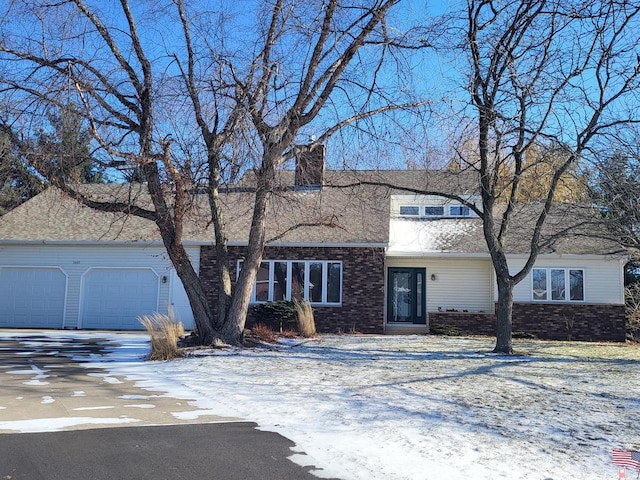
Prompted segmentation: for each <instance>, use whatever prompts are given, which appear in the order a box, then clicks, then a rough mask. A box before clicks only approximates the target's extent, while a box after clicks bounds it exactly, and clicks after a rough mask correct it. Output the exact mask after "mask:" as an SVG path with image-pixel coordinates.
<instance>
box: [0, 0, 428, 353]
mask: <svg viewBox="0 0 640 480" xmlns="http://www.w3.org/2000/svg"><path fill="white" fill-rule="evenodd" d="M397 3H398V1H397V0H377V1H375V2H359V1H353V2H348V3H346V4H343V3H340V2H338V1H337V0H329V1H328V2H318V3H317V4H311V3H309V2H302V1H296V0H290V1H284V0H276V1H274V2H273V3H265V4H262V5H261V6H260V7H259V9H258V10H257V11H256V12H252V13H255V22H253V23H252V24H251V26H250V27H247V18H248V16H247V15H246V12H242V13H243V14H244V15H242V20H241V21H238V23H235V24H234V23H233V21H234V16H233V13H232V12H229V13H228V12H224V11H223V12H213V11H205V10H203V8H202V7H201V6H199V4H197V3H194V4H190V3H188V2H186V1H185V0H175V1H167V2H165V3H161V4H158V5H157V6H156V7H155V8H156V11H154V12H149V11H148V10H145V9H146V8H150V7H149V6H148V5H145V6H140V5H133V4H132V3H130V2H129V1H128V0H120V2H119V6H118V7H115V6H113V7H111V8H109V9H103V8H102V7H101V6H100V5H99V4H94V3H92V2H90V1H89V0H70V1H68V2H60V3H56V4H50V3H45V2H42V3H40V2H26V1H25V2H14V3H12V5H11V6H10V7H8V10H7V11H6V12H4V15H3V17H2V18H3V19H4V22H5V24H6V25H3V27H5V26H6V28H5V29H4V31H5V32H6V33H5V35H4V36H3V38H2V39H0V52H1V53H2V56H3V58H2V59H0V61H4V62H3V65H4V67H3V69H2V71H0V82H1V83H2V85H3V91H4V92H5V94H6V95H10V96H11V98H12V101H11V102H8V103H7V104H8V105H9V104H11V105H15V106H16V108H13V109H12V110H11V111H8V112H7V113H6V115H5V118H4V127H5V130H6V131H8V132H11V133H12V135H13V136H14V138H17V137H19V135H18V132H17V131H16V129H15V128H14V126H15V125H16V124H18V120H19V119H21V118H24V116H25V115H29V116H31V117H33V118H37V117H38V115H41V114H42V111H43V109H45V108H47V107H50V106H51V105H60V104H61V103H62V100H61V98H66V97H68V94H69V91H73V97H74V100H76V101H77V102H78V103H79V104H81V105H82V106H83V107H84V108H83V111H84V115H85V117H86V118H87V119H88V120H89V122H90V124H91V133H92V138H93V141H94V144H95V145H96V147H97V149H98V150H99V151H100V152H101V155H102V157H101V158H102V159H103V160H104V162H105V165H106V166H109V167H113V168H120V169H133V170H134V172H135V178H141V179H142V180H144V181H145V182H146V185H147V189H148V193H149V195H150V198H151V200H152V205H153V208H146V207H145V206H144V205H140V204H137V203H133V204H132V203H131V202H128V201H126V199H124V200H122V201H116V202H106V203H105V202H99V201H96V200H95V199H92V198H90V197H87V196H85V195H83V194H82V192H81V190H79V189H77V188H75V186H74V185H72V184H69V183H68V182H67V181H65V179H63V178H59V177H55V178H50V179H49V180H50V182H51V183H52V184H53V185H56V186H58V187H59V188H61V189H62V190H64V191H65V192H67V193H68V194H69V195H71V196H72V197H74V198H76V199H78V200H79V201H81V202H83V203H84V204H86V205H88V206H90V207H93V208H97V209H101V210H105V211H112V212H123V213H127V214H133V215H138V216H141V217H144V218H147V219H149V220H152V221H154V222H155V223H156V225H157V226H158V229H159V231H160V234H161V236H162V240H163V243H164V245H165V247H166V249H167V252H168V254H169V257H170V259H171V261H172V263H173V265H174V267H175V269H176V272H177V274H178V276H179V277H180V279H181V280H182V283H183V284H184V286H185V290H186V292H187V295H188V297H189V300H190V303H191V307H192V310H193V313H194V317H195V321H196V325H197V329H198V332H199V334H200V337H201V340H202V341H203V342H204V343H211V342H212V341H214V340H216V339H219V340H222V341H223V342H226V343H233V344H237V343H239V342H241V340H242V331H243V328H244V322H245V318H246V314H247V309H248V304H249V299H250V295H251V289H252V286H253V283H254V280H255V275H256V271H257V269H258V267H259V265H260V262H261V259H262V253H263V249H264V246H265V244H266V242H267V240H268V239H267V238H265V223H266V218H267V212H268V210H269V205H270V201H271V197H272V195H273V193H274V190H275V189H276V182H275V179H276V171H277V169H278V168H279V167H281V166H282V165H283V164H284V163H285V162H286V161H287V160H288V159H290V158H292V157H294V156H295V155H296V154H298V153H300V152H301V150H302V149H301V148H300V147H298V146H297V145H298V144H299V143H301V142H300V139H301V137H302V138H303V137H304V135H306V134H307V133H308V132H306V131H305V128H308V127H309V126H310V125H311V124H312V122H316V124H317V126H316V127H315V128H316V129H317V130H316V133H317V136H316V141H315V142H314V143H312V144H311V145H308V146H307V147H306V148H313V147H315V146H316V145H318V144H320V143H322V142H323V141H325V140H326V139H327V138H328V137H329V136H330V135H332V134H333V133H335V132H336V131H338V130H339V129H340V128H342V127H344V126H346V125H349V124H352V123H353V122H356V121H358V120H361V119H364V118H369V117H371V116H373V115H375V114H379V113H385V112H388V111H390V110H392V109H399V108H401V106H400V105H397V103H396V102H395V101H394V102H392V101H391V100H390V99H389V97H387V96H385V95H383V94H382V93H381V92H382V90H381V89H380V88H379V85H378V84H379V81H380V72H381V70H382V69H383V68H384V63H385V55H386V53H387V51H388V49H389V48H390V46H391V45H393V44H394V43H397V38H391V36H390V35H389V32H388V31H387V28H386V25H385V22H386V18H387V15H388V12H389V11H390V10H391V9H392V8H393V7H394V6H395V5H396V4H397ZM152 13H153V14H155V15H152ZM150 17H153V18H154V21H153V22H151V21H150V20H149V18H150ZM17 18H20V19H21V20H22V21H24V22H25V25H31V27H29V28H26V29H24V30H21V29H20V28H19V27H18V26H14V25H8V22H13V21H14V20H16V19H17ZM249 18H250V19H251V20H253V18H251V17H249ZM156 19H160V20H156ZM162 19H165V20H164V21H163V20H162ZM172 20H173V22H172ZM156 22H159V23H160V25H156ZM227 23H229V24H227ZM33 25H36V26H37V27H38V29H37V31H36V29H34V28H33ZM176 25H177V26H178V28H177V29H176ZM163 28H167V29H168V33H167V32H163V31H162V29H163ZM22 32H27V33H26V34H25V33H22ZM234 32H239V33H236V37H235V38H234ZM165 33H166V34H165ZM158 38H160V39H162V40H163V41H164V42H159V41H158ZM403 42H404V40H403ZM159 45H161V46H159ZM365 62H370V63H367V64H365ZM372 65H373V66H374V67H375V68H373V69H371V68H370V67H371V66H372ZM336 93H339V94H341V95H342V97H341V99H339V100H335V99H334V97H335V95H336ZM345 100H348V101H345ZM332 101H334V102H335V103H334V104H333V107H334V110H333V111H334V113H335V117H336V118H333V119H332V121H329V119H328V117H327V116H323V114H324V113H325V110H326V107H327V105H329V104H331V102H332ZM409 104H410V105H414V106H415V105H419V104H420V102H409ZM170 106H172V108H175V109H176V110H175V111H180V112H181V113H182V115H183V116H182V117H180V118H181V119H184V122H185V123H188V122H190V121H192V120H195V124H196V125H197V133H198V136H199V139H198V140H197V142H199V145H200V146H201V147H202V151H204V157H205V161H204V162H201V163H198V164H197V165H196V164H195V163H193V162H191V158H190V157H189V155H185V154H184V152H185V151H186V149H183V150H182V151H180V149H177V148H176V144H177V143H178V142H179V141H180V140H181V139H182V132H180V134H176V133H177V132H176V131H175V129H173V130H172V128H175V126H176V123H174V122H172V118H171V115H172V113H174V112H175V111H171V108H168V110H167V107H170ZM405 106H406V105H405ZM161 107H162V108H161ZM20 108H22V109H23V110H20ZM318 120H322V122H318ZM191 133H193V132H191ZM191 133H190V134H191ZM190 134H186V136H189V135H190ZM238 140H240V142H242V143H243V146H242V147H241V149H242V150H243V151H244V152H248V154H249V156H250V157H251V160H253V165H252V166H253V171H255V173H256V178H257V186H256V189H255V203H254V208H253V220H252V224H251V229H250V232H249V246H248V255H247V257H246V259H245V261H244V263H243V268H242V270H241V272H240V275H239V278H238V280H237V282H236V286H235V289H234V290H233V291H232V290H231V279H230V275H229V269H228V265H227V259H226V258H227V251H226V249H227V240H226V233H225V222H224V218H223V216H222V207H221V203H220V188H221V186H222V185H223V176H224V171H225V169H227V170H228V169H235V172H234V173H233V174H231V173H229V174H228V175H229V176H235V175H236V174H237V173H238V167H239V165H238V162H237V159H234V158H230V157H233V154H234V149H235V146H237V145H238V143H237V142H238ZM305 140H306V139H305ZM183 146H184V145H183ZM196 163H197V162H196ZM199 175H200V177H199V178H200V179H201V180H203V182H204V185H205V187H206V188H207V192H208V197H209V205H210V209H211V219H212V223H213V225H214V229H215V237H216V238H215V240H216V253H217V256H218V262H217V263H218V266H219V268H220V271H219V280H220V285H221V286H222V288H221V289H220V292H219V296H218V313H219V315H218V316H217V317H215V316H214V315H213V310H212V308H211V306H210V305H209V303H208V301H207V298H206V296H205V292H204V289H203V286H202V282H201V281H200V279H199V278H198V276H197V274H196V272H195V270H194V268H193V265H192V264H191V262H190V260H189V258H188V255H187V253H186V250H185V248H184V246H183V242H182V240H183V229H184V222H185V219H186V215H187V214H188V210H189V205H190V200H191V192H192V190H193V187H194V186H198V176H199Z"/></svg>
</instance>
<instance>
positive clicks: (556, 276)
mask: <svg viewBox="0 0 640 480" xmlns="http://www.w3.org/2000/svg"><path fill="white" fill-rule="evenodd" d="M531 275H532V280H533V292H532V293H533V299H534V300H540V301H549V300H551V301H555V302H583V301H584V270H581V269H577V268H576V269H573V268H534V269H533V272H532V274H531Z"/></svg>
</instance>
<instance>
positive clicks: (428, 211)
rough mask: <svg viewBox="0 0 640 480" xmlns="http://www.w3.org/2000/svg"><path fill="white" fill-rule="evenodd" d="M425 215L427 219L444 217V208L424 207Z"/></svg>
mask: <svg viewBox="0 0 640 480" xmlns="http://www.w3.org/2000/svg"><path fill="white" fill-rule="evenodd" d="M424 214H425V216H426V217H443V216H444V207H443V206H439V207H424Z"/></svg>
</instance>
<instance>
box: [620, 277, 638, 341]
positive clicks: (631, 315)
mask: <svg viewBox="0 0 640 480" xmlns="http://www.w3.org/2000/svg"><path fill="white" fill-rule="evenodd" d="M624 296H625V314H626V317H627V338H628V339H629V340H633V341H638V340H639V339H640V282H636V283H633V284H631V285H629V286H627V287H626V288H625V289H624Z"/></svg>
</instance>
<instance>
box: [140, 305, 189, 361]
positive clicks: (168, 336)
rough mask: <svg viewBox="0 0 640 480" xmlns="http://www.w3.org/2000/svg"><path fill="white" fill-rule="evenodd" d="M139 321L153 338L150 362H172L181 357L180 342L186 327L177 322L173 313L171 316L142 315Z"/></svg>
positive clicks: (157, 314) (159, 314) (160, 314)
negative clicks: (173, 359)
mask: <svg viewBox="0 0 640 480" xmlns="http://www.w3.org/2000/svg"><path fill="white" fill-rule="evenodd" d="M138 321H139V322H140V323H141V324H142V326H144V328H145V329H146V330H147V333H148V334H149V337H150V338H151V353H150V354H149V360H171V359H172V358H178V357H180V356H181V353H180V350H179V349H178V340H180V338H181V337H183V336H184V327H183V326H182V323H181V322H176V320H175V318H174V317H173V315H172V314H171V312H169V315H165V314H162V313H154V314H153V315H142V316H140V317H138Z"/></svg>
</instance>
